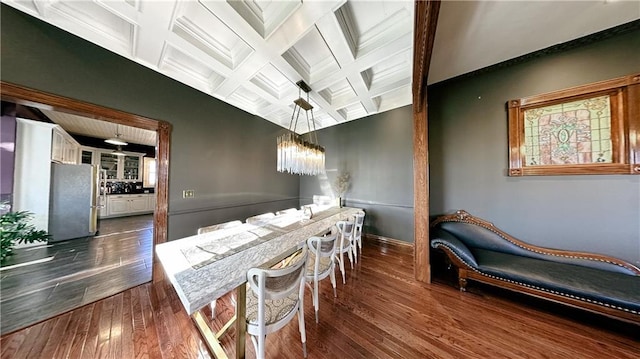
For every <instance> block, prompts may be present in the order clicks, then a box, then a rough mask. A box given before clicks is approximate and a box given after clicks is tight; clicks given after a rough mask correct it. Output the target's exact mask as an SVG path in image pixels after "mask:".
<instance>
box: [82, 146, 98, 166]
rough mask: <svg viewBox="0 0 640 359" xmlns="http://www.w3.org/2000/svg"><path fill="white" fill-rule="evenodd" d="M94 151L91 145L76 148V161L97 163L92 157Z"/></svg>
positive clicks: (88, 163) (90, 163)
mask: <svg viewBox="0 0 640 359" xmlns="http://www.w3.org/2000/svg"><path fill="white" fill-rule="evenodd" d="M94 153H95V151H94V150H93V148H91V147H86V146H80V148H79V149H78V163H81V164H87V165H94V164H97V163H96V162H97V161H96V160H95V158H94Z"/></svg>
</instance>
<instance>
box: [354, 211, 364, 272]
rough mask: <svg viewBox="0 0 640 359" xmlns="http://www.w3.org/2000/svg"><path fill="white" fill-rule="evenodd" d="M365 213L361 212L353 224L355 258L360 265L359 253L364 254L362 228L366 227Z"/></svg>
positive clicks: (355, 217) (357, 214)
mask: <svg viewBox="0 0 640 359" xmlns="http://www.w3.org/2000/svg"><path fill="white" fill-rule="evenodd" d="M364 216H365V214H364V212H362V211H359V212H356V214H355V215H354V220H353V221H354V224H353V226H354V227H353V256H354V257H355V260H356V263H358V252H360V254H362V227H364Z"/></svg>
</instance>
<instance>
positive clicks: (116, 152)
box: [111, 146, 126, 156]
mask: <svg viewBox="0 0 640 359" xmlns="http://www.w3.org/2000/svg"><path fill="white" fill-rule="evenodd" d="M111 154H112V155H116V156H124V155H126V153H124V152H122V146H117V147H116V150H114V151H113V152H111Z"/></svg>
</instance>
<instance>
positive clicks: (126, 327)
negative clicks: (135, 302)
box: [120, 290, 135, 358]
mask: <svg viewBox="0 0 640 359" xmlns="http://www.w3.org/2000/svg"><path fill="white" fill-rule="evenodd" d="M133 331H134V330H133V313H132V305H131V291H130V290H127V291H125V292H124V293H122V331H121V335H122V338H125V339H123V340H122V341H121V345H122V347H121V352H120V355H121V357H122V358H133V357H134V355H135V352H134V345H133V343H134V341H133V340H128V339H126V338H133Z"/></svg>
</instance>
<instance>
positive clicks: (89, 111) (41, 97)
mask: <svg viewBox="0 0 640 359" xmlns="http://www.w3.org/2000/svg"><path fill="white" fill-rule="evenodd" d="M0 95H1V97H2V100H3V101H5V100H6V101H12V102H15V103H17V104H21V105H26V106H31V107H36V108H46V109H51V110H55V111H61V112H66V113H72V114H75V115H79V116H83V117H88V118H93V119H96V120H101V121H107V122H113V123H119V124H122V125H127V126H132V127H138V128H142V129H145V130H151V131H156V132H157V136H156V158H157V161H156V166H157V169H156V170H157V174H158V181H157V183H156V190H155V192H156V208H155V211H154V231H153V243H154V246H155V245H156V244H158V243H164V242H166V241H167V223H168V220H167V216H168V202H169V196H168V193H169V143H170V139H171V124H170V123H168V122H165V121H160V120H154V119H150V118H146V117H143V116H138V115H134V114H131V113H127V112H123V111H119V110H114V109H110V108H107V107H103V106H98V105H94V104H91V103H87V102H83V101H79V100H75V99H71V98H68V97H63V96H58V95H54V94H50V93H46V92H42V91H39V90H34V89H30V88H27V87H23V86H20V85H15V84H11V83H8V82H4V81H0ZM154 253H155V251H154ZM162 273H163V272H162V268H160V267H159V265H158V263H157V262H156V260H155V255H154V264H153V278H154V281H155V280H161V279H162V278H163V274H162Z"/></svg>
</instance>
